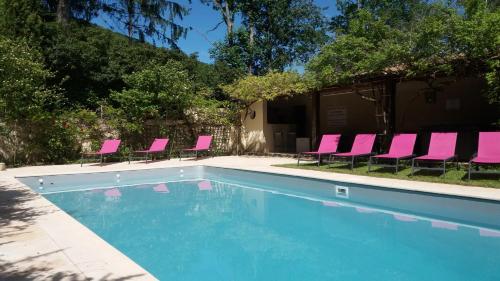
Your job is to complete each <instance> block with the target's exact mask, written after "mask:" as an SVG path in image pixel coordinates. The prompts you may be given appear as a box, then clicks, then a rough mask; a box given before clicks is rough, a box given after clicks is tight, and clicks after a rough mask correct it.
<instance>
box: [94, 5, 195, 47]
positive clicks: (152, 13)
mask: <svg viewBox="0 0 500 281" xmlns="http://www.w3.org/2000/svg"><path fill="white" fill-rule="evenodd" d="M103 10H104V11H105V12H106V13H107V14H108V15H109V16H110V17H112V18H114V19H115V20H117V21H118V23H120V24H121V25H122V26H123V27H124V28H125V29H126V30H127V35H128V37H129V39H132V38H139V39H141V40H144V39H145V37H150V38H152V39H153V40H155V38H156V39H158V40H160V41H161V42H166V43H168V44H169V45H170V46H172V47H176V42H177V40H178V39H179V38H181V37H182V36H186V34H187V31H188V29H187V28H186V27H183V26H181V25H179V24H177V23H176V22H175V20H176V19H177V18H179V19H180V20H182V18H183V17H184V16H185V15H187V14H188V9H186V8H185V7H184V6H182V5H181V4H179V3H177V2H175V1H167V0H117V1H110V2H105V3H103Z"/></svg>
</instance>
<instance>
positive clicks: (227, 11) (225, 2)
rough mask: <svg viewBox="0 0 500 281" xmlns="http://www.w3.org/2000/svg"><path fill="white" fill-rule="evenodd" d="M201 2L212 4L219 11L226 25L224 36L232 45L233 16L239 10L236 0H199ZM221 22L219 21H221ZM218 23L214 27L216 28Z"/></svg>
mask: <svg viewBox="0 0 500 281" xmlns="http://www.w3.org/2000/svg"><path fill="white" fill-rule="evenodd" d="M200 1H201V3H203V4H206V5H209V6H212V8H213V9H214V10H216V11H219V12H220V14H221V16H222V22H224V23H225V25H226V38H227V40H228V41H229V42H228V44H229V45H233V42H232V40H233V39H232V35H233V30H234V18H235V15H236V13H237V12H238V11H239V8H238V1H237V0H200ZM222 22H221V23H222ZM219 25H220V23H219V24H217V26H215V27H214V29H216V28H217V27H218V26H219Z"/></svg>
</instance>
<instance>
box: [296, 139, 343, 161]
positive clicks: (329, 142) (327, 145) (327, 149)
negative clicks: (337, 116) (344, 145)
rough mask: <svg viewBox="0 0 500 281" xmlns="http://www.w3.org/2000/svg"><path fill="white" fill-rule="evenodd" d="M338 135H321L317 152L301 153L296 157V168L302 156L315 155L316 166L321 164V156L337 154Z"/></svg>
mask: <svg viewBox="0 0 500 281" xmlns="http://www.w3.org/2000/svg"><path fill="white" fill-rule="evenodd" d="M339 140H340V135H323V137H321V142H320V144H319V147H318V150H317V151H309V152H301V153H299V154H298V155H297V166H298V165H299V164H300V157H301V156H303V155H317V156H318V166H319V164H320V163H321V156H322V155H328V156H329V155H331V154H333V153H336V152H337V146H338V145H339Z"/></svg>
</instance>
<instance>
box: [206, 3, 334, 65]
mask: <svg viewBox="0 0 500 281" xmlns="http://www.w3.org/2000/svg"><path fill="white" fill-rule="evenodd" d="M237 7H238V9H239V10H238V11H239V13H240V16H241V17H242V19H243V21H242V26H241V27H240V28H239V29H238V30H237V31H235V32H234V33H233V36H232V37H231V38H226V39H225V40H224V41H222V42H218V43H217V44H215V46H214V48H213V49H212V50H211V54H212V57H213V58H214V60H215V61H218V62H224V63H226V64H228V65H232V64H233V65H234V64H235V63H234V61H233V58H235V59H236V65H237V68H236V69H238V71H240V72H241V71H242V69H240V66H241V64H242V63H243V64H245V68H244V69H243V73H245V72H246V73H251V74H257V75H260V74H265V73H267V72H268V71H271V70H276V71H283V70H284V69H285V68H286V67H290V66H292V65H293V64H294V63H300V62H305V61H307V60H308V58H309V57H310V56H311V55H312V54H314V53H315V51H317V49H318V48H319V46H320V45H321V44H322V43H323V42H324V41H325V39H326V37H325V33H324V28H323V27H324V18H323V16H322V14H321V9H320V8H319V7H317V6H316V5H315V4H314V2H313V1H312V0H276V1H271V0H247V1H238V4H237Z"/></svg>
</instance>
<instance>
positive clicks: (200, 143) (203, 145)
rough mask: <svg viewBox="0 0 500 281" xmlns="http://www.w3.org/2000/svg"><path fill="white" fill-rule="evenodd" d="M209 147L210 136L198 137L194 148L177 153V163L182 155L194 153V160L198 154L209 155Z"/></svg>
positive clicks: (210, 142) (210, 143)
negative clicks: (205, 153) (204, 153)
mask: <svg viewBox="0 0 500 281" xmlns="http://www.w3.org/2000/svg"><path fill="white" fill-rule="evenodd" d="M211 145H212V136H198V140H197V141H196V146H195V147H193V148H186V149H183V150H182V151H181V152H180V153H179V161H180V160H181V159H182V154H183V153H194V154H195V157H196V159H198V154H199V153H200V152H207V153H211V152H212V151H211V149H210V147H211ZM212 157H213V153H212Z"/></svg>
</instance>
